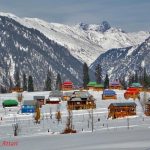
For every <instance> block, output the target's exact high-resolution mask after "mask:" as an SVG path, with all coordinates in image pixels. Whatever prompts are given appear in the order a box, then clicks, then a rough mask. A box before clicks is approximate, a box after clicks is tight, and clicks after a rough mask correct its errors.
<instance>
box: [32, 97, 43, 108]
mask: <svg viewBox="0 0 150 150" xmlns="http://www.w3.org/2000/svg"><path fill="white" fill-rule="evenodd" d="M33 98H34V100H35V101H36V102H37V103H38V105H39V107H42V105H45V96H34V97H33Z"/></svg>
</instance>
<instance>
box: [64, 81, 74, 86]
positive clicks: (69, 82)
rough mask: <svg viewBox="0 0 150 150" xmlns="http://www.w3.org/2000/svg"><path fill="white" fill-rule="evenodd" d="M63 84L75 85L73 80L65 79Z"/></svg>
mask: <svg viewBox="0 0 150 150" xmlns="http://www.w3.org/2000/svg"><path fill="white" fill-rule="evenodd" d="M63 85H73V83H72V82H71V81H65V82H64V83H63Z"/></svg>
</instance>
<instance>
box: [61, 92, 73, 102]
mask: <svg viewBox="0 0 150 150" xmlns="http://www.w3.org/2000/svg"><path fill="white" fill-rule="evenodd" d="M72 94H73V91H67V92H64V93H63V98H62V100H63V101H68V100H69V99H70V98H71V96H72Z"/></svg>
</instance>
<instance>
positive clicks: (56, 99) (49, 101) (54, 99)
mask: <svg viewBox="0 0 150 150" xmlns="http://www.w3.org/2000/svg"><path fill="white" fill-rule="evenodd" d="M60 102H61V98H60V97H49V98H48V99H46V104H59V103H60Z"/></svg>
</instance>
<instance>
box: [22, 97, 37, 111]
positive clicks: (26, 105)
mask: <svg viewBox="0 0 150 150" xmlns="http://www.w3.org/2000/svg"><path fill="white" fill-rule="evenodd" d="M36 104H37V103H36V101H35V100H24V101H23V105H22V106H21V113H34V112H35V108H36Z"/></svg>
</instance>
